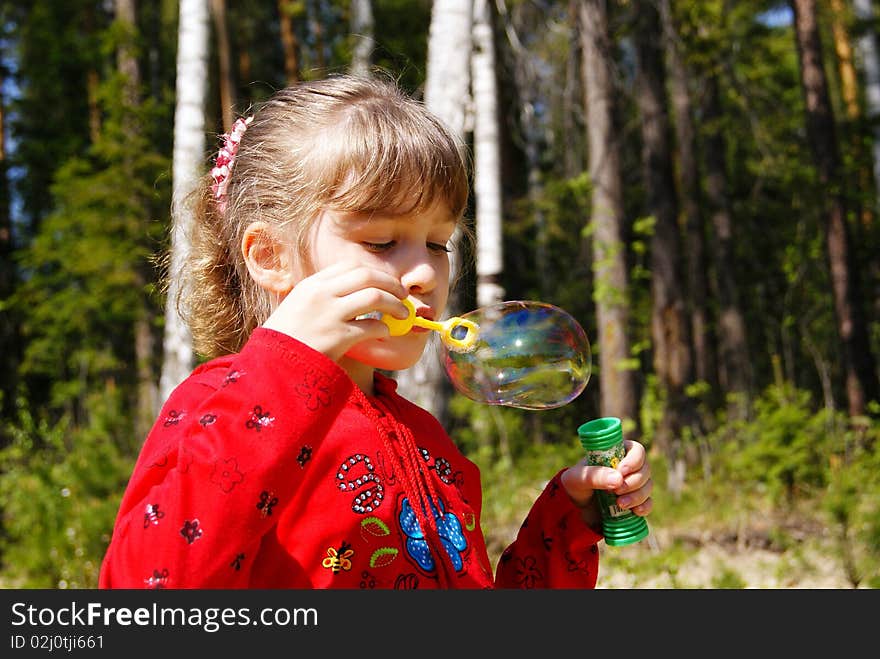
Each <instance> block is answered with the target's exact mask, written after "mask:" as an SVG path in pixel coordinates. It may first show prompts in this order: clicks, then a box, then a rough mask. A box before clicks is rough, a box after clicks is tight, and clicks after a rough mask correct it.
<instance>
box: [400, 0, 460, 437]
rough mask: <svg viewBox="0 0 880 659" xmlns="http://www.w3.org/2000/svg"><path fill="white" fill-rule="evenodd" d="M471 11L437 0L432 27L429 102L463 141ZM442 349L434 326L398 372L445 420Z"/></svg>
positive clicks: (452, 301)
mask: <svg viewBox="0 0 880 659" xmlns="http://www.w3.org/2000/svg"><path fill="white" fill-rule="evenodd" d="M472 12H473V7H472V2H471V0H435V2H434V4H433V7H432V10H431V25H430V28H429V32H428V62H427V72H426V73H427V76H426V80H425V104H426V106H427V107H428V109H429V110H431V111H432V112H433V113H434V114H435V115H437V117H438V118H439V119H440V120H441V121H443V122H444V123H445V124H446V126H447V127H448V128H449V129H450V130H451V131H452V133H453V134H454V135H456V136H457V137H458V139H459V140H460V141H461V142H462V143H464V142H465V135H466V132H467V129H468V126H467V109H468V107H469V105H470V82H471V76H470V60H471V47H472V36H471V28H472V23H473V13H472ZM452 242H453V244H455V245H458V244H459V243H460V242H461V237H460V234H459V233H456V234H455V235H453V238H452ZM458 251H459V250H457V249H454V250H453V253H452V268H451V270H452V272H451V278H452V280H453V281H454V280H455V277H456V275H457V273H458V270H459V267H460V263H459V257H458V256H457V252H458ZM458 306H459V304H458V296H457V295H456V291H455V290H454V289H453V290H452V291H451V293H450V296H449V304H448V305H447V314H450V315H454V314H455V313H458ZM442 351H443V347H442V346H441V345H440V342H439V339H438V338H437V334H436V332H431V338H430V339H429V341H428V346H427V348H426V349H425V352H424V354H423V355H422V358H421V359H420V360H419V361H418V363H416V364H415V366H413V367H412V368H410V369H407V370H405V371H401V372H400V373H399V374H398V387H399V390H400V392H401V394H402V395H403V396H405V397H406V398H408V399H409V400H411V401H413V402H414V403H416V404H417V405H420V406H421V407H423V408H425V409H426V410H428V411H429V412H431V413H432V414H433V415H434V416H435V417H437V418H438V419H439V420H440V422H441V423H444V422H445V421H446V409H447V404H448V400H449V396H450V393H451V392H450V388H449V382H448V379H447V378H446V375H445V373H444V371H443V367H442V364H441V355H442Z"/></svg>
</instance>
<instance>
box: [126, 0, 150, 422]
mask: <svg viewBox="0 0 880 659" xmlns="http://www.w3.org/2000/svg"><path fill="white" fill-rule="evenodd" d="M115 9H116V21H117V22H118V24H119V26H120V27H121V28H122V29H123V30H124V32H125V36H124V37H123V38H122V40H121V42H120V46H119V47H118V49H117V51H116V66H117V68H118V70H119V72H120V73H121V74H122V76H123V79H124V83H123V90H122V99H123V104H124V106H125V111H124V119H123V122H124V125H125V132H126V134H127V135H128V136H130V137H133V136H135V135H137V134H138V133H139V132H140V126H139V125H138V122H137V120H136V118H135V111H136V110H137V109H138V107H139V106H140V102H141V98H140V86H141V75H140V69H139V67H138V62H137V57H136V56H135V51H134V43H135V35H136V27H135V26H136V24H137V20H136V18H137V13H136V3H135V0H115ZM123 166H124V167H126V168H128V169H129V170H133V165H132V163H131V162H125V163H124V164H123ZM131 176H132V177H133V176H134V173H133V171H131ZM144 233H145V234H146V229H145V231H144ZM149 267H150V266H149V263H138V264H136V266H135V280H136V285H137V287H138V290H140V291H144V293H143V294H142V295H141V298H140V308H139V309H138V310H137V313H136V314H135V320H134V348H135V361H136V364H135V369H136V371H137V381H138V388H137V392H138V393H137V411H136V413H135V433H136V434H137V435H138V436H139V437H141V436H145V435H146V433H147V432H148V431H149V429H150V426H152V424H153V421H154V420H155V418H156V414H157V413H158V411H159V409H158V408H159V393H158V387H157V386H156V384H155V382H154V376H153V368H152V363H153V351H154V347H155V342H154V340H153V330H152V326H153V318H152V312H151V311H150V308H149V304H148V301H147V297H146V296H147V293H146V290H147V283H148V282H149V281H150V279H151V274H150V271H149Z"/></svg>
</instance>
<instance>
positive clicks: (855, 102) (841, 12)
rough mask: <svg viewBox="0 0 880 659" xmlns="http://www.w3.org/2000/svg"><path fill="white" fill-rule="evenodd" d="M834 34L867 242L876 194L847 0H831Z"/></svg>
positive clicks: (855, 199) (858, 228)
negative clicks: (869, 201) (869, 200)
mask: <svg viewBox="0 0 880 659" xmlns="http://www.w3.org/2000/svg"><path fill="white" fill-rule="evenodd" d="M830 8H831V34H832V37H833V39H834V52H835V54H836V55H837V70H838V72H839V74H840V95H841V97H842V99H843V107H844V112H845V114H846V123H845V125H844V131H845V139H846V141H847V142H848V144H849V149H850V153H851V154H852V159H851V160H852V163H853V164H852V169H853V170H854V171H853V177H854V179H855V180H857V181H858V191H857V193H856V194H852V195H851V196H850V198H851V199H852V203H853V204H854V208H853V211H854V212H853V215H854V217H857V218H860V219H861V222H860V223H856V224H855V227H854V228H855V232H856V234H855V238H856V244H864V237H862V236H860V235H859V234H861V232H862V227H868V226H870V225H871V222H872V217H873V213H872V212H871V209H870V207H869V206H866V205H865V204H864V203H862V199H863V197H864V195H866V194H867V195H871V194H873V193H874V190H873V181H872V178H871V172H870V171H869V169H868V167H867V166H866V160H865V153H864V148H863V146H864V142H863V139H864V138H863V136H862V135H861V131H860V127H861V126H862V123H863V122H862V107H861V103H860V102H859V84H858V74H857V72H856V67H855V62H854V61H853V49H852V45H851V43H850V38H849V30H848V29H847V25H848V23H849V21H848V18H849V14H848V13H847V8H846V6H845V5H844V1H843V0H831V6H830Z"/></svg>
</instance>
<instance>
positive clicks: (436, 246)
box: [428, 243, 452, 254]
mask: <svg viewBox="0 0 880 659" xmlns="http://www.w3.org/2000/svg"><path fill="white" fill-rule="evenodd" d="M428 249H430V250H431V251H432V252H438V253H439V252H443V253H444V254H449V253H450V252H451V251H452V250H451V249H450V248H449V247H448V246H447V245H446V244H445V243H428Z"/></svg>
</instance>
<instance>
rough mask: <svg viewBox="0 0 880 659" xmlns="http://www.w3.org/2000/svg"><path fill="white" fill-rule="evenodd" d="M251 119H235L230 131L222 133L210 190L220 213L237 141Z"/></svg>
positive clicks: (233, 161) (224, 199) (233, 162)
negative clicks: (221, 144) (221, 141)
mask: <svg viewBox="0 0 880 659" xmlns="http://www.w3.org/2000/svg"><path fill="white" fill-rule="evenodd" d="M253 119H254V118H253V117H247V118H244V117H239V118H238V119H236V120H235V123H234V124H232V131H231V132H229V133H224V135H223V146H222V147H221V148H220V151H218V152H217V159H216V160H215V161H214V168H213V169H212V170H211V177H212V178H213V179H214V184H213V185H212V186H211V190H212V191H213V192H214V199H216V200H217V207H218V208H219V209H220V212H221V213H224V212H226V188H228V187H229V177H230V176H231V175H232V166H233V165H234V164H235V154H236V153H238V143H239V142H241V136H242V135H244V131H246V130H247V127H248V125H249V124H250V123H251V121H253Z"/></svg>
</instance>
